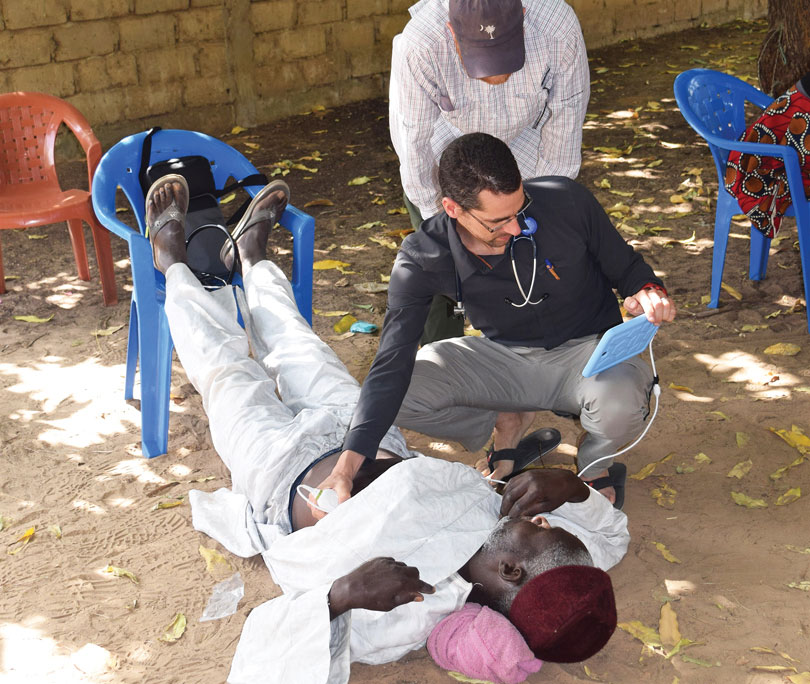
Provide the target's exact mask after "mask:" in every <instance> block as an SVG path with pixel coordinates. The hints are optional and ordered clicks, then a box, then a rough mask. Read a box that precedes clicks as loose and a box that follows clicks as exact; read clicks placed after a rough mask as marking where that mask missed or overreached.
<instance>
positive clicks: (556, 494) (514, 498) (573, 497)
mask: <svg viewBox="0 0 810 684" xmlns="http://www.w3.org/2000/svg"><path fill="white" fill-rule="evenodd" d="M590 493H591V490H590V488H589V487H588V485H586V484H585V483H584V482H583V481H582V480H580V479H579V478H578V477H577V476H576V475H575V474H574V473H572V472H571V471H570V470H562V469H559V468H543V469H534V470H529V471H526V472H525V473H520V474H519V475H515V477H513V478H512V479H511V480H509V482H507V483H506V487H504V490H503V500H502V501H501V517H504V516H509V517H510V518H519V517H521V516H534V515H538V514H540V513H548V512H549V511H553V510H554V509H555V508H559V507H560V506H562V505H563V504H564V503H566V502H571V503H582V502H583V501H585V500H586V499H587V498H588V496H589V495H590Z"/></svg>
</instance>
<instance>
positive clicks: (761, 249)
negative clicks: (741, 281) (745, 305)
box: [748, 228, 771, 280]
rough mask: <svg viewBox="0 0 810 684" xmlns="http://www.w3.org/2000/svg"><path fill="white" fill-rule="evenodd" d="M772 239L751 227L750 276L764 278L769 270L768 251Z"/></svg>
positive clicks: (752, 278)
mask: <svg viewBox="0 0 810 684" xmlns="http://www.w3.org/2000/svg"><path fill="white" fill-rule="evenodd" d="M770 249H771V241H770V239H768V238H766V237H765V236H764V235H763V234H762V233H761V232H760V231H758V230H757V229H756V228H751V253H750V255H749V257H748V277H749V278H750V279H751V280H762V279H763V278H764V277H765V272H766V271H767V270H768V253H769V251H770Z"/></svg>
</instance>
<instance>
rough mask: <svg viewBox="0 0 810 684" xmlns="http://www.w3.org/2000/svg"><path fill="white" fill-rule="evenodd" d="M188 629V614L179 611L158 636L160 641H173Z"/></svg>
mask: <svg viewBox="0 0 810 684" xmlns="http://www.w3.org/2000/svg"><path fill="white" fill-rule="evenodd" d="M185 631H186V616H185V615H183V613H177V614H176V615H175V616H174V617H173V618H172V621H171V622H170V623H169V624H168V626H167V627H166V629H165V630H164V631H163V634H162V635H161V636H159V637H158V641H165V642H166V643H169V644H170V643H172V642H173V641H177V640H178V639H179V638H180V637H181V636H183V634H184V633H185Z"/></svg>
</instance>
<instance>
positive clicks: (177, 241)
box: [146, 181, 188, 274]
mask: <svg viewBox="0 0 810 684" xmlns="http://www.w3.org/2000/svg"><path fill="white" fill-rule="evenodd" d="M184 194H187V191H186V189H185V188H184V187H183V186H182V185H181V184H180V183H178V182H172V181H169V182H167V183H165V184H164V185H161V186H160V187H159V188H158V189H157V190H155V191H154V192H152V194H151V195H150V196H149V201H148V202H147V203H146V225H147V226H149V239H150V241H151V243H152V253H153V255H154V259H155V266H156V267H157V269H158V270H159V271H160V272H161V273H164V274H165V273H166V271H167V270H168V268H169V266H171V265H172V264H176V263H185V261H186V236H185V232H184V227H183V224H184V223H185V216H186V215H185V211H184V210H181V208H180V207H187V206H188V198H187V197H184V196H183V195H184ZM167 211H168V213H167V214H166V215H164V216H161V215H162V214H164V212H167Z"/></svg>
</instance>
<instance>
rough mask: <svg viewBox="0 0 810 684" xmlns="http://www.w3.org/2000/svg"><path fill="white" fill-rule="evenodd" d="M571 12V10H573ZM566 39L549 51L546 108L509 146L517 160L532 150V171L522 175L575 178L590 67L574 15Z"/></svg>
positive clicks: (586, 104)
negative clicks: (552, 59)
mask: <svg viewBox="0 0 810 684" xmlns="http://www.w3.org/2000/svg"><path fill="white" fill-rule="evenodd" d="M572 14H573V12H572ZM568 29H569V30H568V33H567V35H566V36H565V39H564V40H565V42H564V44H562V45H558V46H557V49H556V50H554V51H552V53H551V54H553V55H555V56H557V59H558V61H557V63H556V64H553V65H552V66H551V72H550V74H549V80H550V81H551V86H550V90H549V95H548V100H547V102H546V104H547V106H548V110H547V111H546V112H545V113H544V114H543V116H542V119H541V121H540V122H539V124H538V125H537V126H536V127H534V128H527V129H525V130H524V131H523V132H522V133H521V134H520V135H518V136H517V138H515V139H514V140H513V141H512V142H511V143H510V144H509V146H510V147H511V148H512V150H513V151H514V152H515V157H516V158H517V159H518V160H520V159H522V158H524V157H523V155H521V154H520V152H521V151H523V152H526V151H528V150H529V149H533V150H534V156H536V160H537V161H536V168H535V169H534V173H530V170H529V169H525V168H521V174H522V175H523V177H524V178H531V177H536V176H567V177H568V178H572V179H573V178H576V177H577V175H578V174H579V167H580V164H581V162H582V125H583V123H584V122H585V112H586V110H587V108H588V100H589V99H590V96H591V85H590V70H589V69H588V55H587V53H586V50H585V40H584V38H583V37H582V30H581V29H580V27H579V22H578V21H577V20H576V17H574V18H573V24H569V26H568Z"/></svg>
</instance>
